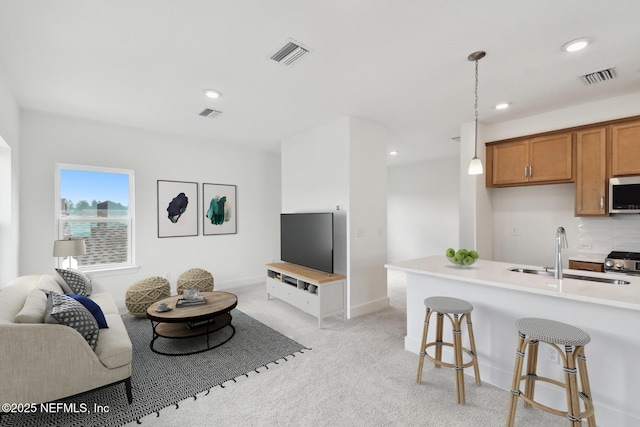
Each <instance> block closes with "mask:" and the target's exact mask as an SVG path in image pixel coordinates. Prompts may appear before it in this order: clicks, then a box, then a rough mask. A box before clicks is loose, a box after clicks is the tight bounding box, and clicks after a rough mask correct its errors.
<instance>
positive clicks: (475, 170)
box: [467, 50, 487, 175]
mask: <svg viewBox="0 0 640 427" xmlns="http://www.w3.org/2000/svg"><path fill="white" fill-rule="evenodd" d="M486 54H487V53H486V52H484V51H481V50H480V51H478V52H473V53H472V54H471V55H469V56H468V57H467V59H468V60H469V61H474V62H475V63H476V92H475V94H476V101H475V104H474V109H475V112H476V120H475V136H474V138H473V145H474V147H475V151H474V153H475V154H474V156H473V159H471V163H469V175H482V172H483V170H482V161H481V160H480V159H479V158H478V61H480V60H481V59H482V58H484V57H485V55H486Z"/></svg>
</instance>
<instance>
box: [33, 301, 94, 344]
mask: <svg viewBox="0 0 640 427" xmlns="http://www.w3.org/2000/svg"><path fill="white" fill-rule="evenodd" d="M48 300H51V302H50V304H49V301H48ZM47 303H48V304H47V305H48V306H50V307H51V312H50V313H46V314H45V322H46V323H59V324H61V325H66V326H69V327H71V328H73V329H75V330H76V331H78V332H79V333H80V335H82V337H83V338H84V339H85V340H86V341H87V344H89V347H91V349H92V350H94V351H95V349H96V345H97V344H98V334H99V332H100V329H99V328H98V322H97V321H96V319H95V317H93V315H92V314H91V313H90V312H89V310H87V309H86V308H85V307H84V306H83V305H82V304H80V303H79V302H78V301H76V300H75V299H73V298H71V297H68V296H67V295H60V294H58V293H55V292H53V291H52V292H50V293H49V298H48V299H47Z"/></svg>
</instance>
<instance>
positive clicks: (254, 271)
mask: <svg viewBox="0 0 640 427" xmlns="http://www.w3.org/2000/svg"><path fill="white" fill-rule="evenodd" d="M21 136H22V148H23V157H22V162H21V187H20V191H21V194H22V201H21V212H22V223H21V227H20V237H21V242H22V247H21V251H20V273H21V274H38V273H50V272H52V271H53V268H54V259H53V257H52V256H51V251H52V245H53V243H52V242H53V240H54V239H55V237H56V234H55V229H54V221H53V218H54V164H55V163H67V164H78V165H89V166H102V167H114V168H123V169H133V170H134V171H135V197H136V218H135V220H136V223H135V238H136V248H135V256H136V263H137V264H138V265H139V266H140V269H139V271H138V272H137V273H131V274H121V275H103V274H95V275H94V276H92V278H93V281H94V287H95V288H97V290H98V291H101V290H105V291H109V292H112V293H113V294H114V296H115V298H116V299H117V300H119V301H122V300H123V299H124V294H125V291H126V289H127V288H128V287H129V286H130V285H131V284H132V283H134V282H135V281H137V280H139V279H142V278H144V277H148V276H154V275H160V276H169V279H170V282H171V284H172V288H173V289H174V292H175V285H176V280H177V278H178V276H179V274H180V273H182V272H183V271H185V270H186V269H188V268H192V267H200V268H204V269H206V270H208V271H210V272H211V273H212V274H213V275H214V278H215V283H216V289H224V288H228V287H230V286H235V285H240V284H245V283H248V282H252V283H255V282H258V281H262V280H263V278H264V264H265V263H268V262H271V261H273V260H274V259H276V258H277V257H278V242H279V234H278V228H279V227H278V224H279V222H278V221H279V219H278V215H279V212H280V159H279V156H278V154H276V153H270V152H263V151H258V150H252V149H247V148H239V147H235V146H232V145H230V144H222V143H216V142H214V141H205V140H201V139H195V138H189V137H185V136H179V135H172V134H167V133H160V132H154V131H147V130H141V129H134V128H128V127H122V126H116V125H110V124H105V123H98V122H93V121H87V120H82V119H77V118H71V117H65V116H59V115H53V114H47V113H41V112H34V111H24V112H23V114H22V124H21ZM159 179H161V180H174V181H192V182H198V183H199V188H198V192H199V194H200V196H199V197H201V191H202V185H201V184H202V183H203V182H206V183H221V184H233V185H237V207H238V211H237V218H238V233H237V234H231V235H220V236H203V235H202V234H201V233H202V224H201V223H200V224H198V227H199V230H200V235H199V236H194V237H176V238H158V237H157V200H156V199H157V195H156V193H157V190H156V189H157V180H159ZM199 205H200V209H202V202H201V201H199Z"/></svg>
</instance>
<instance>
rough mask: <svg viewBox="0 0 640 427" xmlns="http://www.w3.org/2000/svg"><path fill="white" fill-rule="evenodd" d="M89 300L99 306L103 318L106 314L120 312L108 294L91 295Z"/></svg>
mask: <svg viewBox="0 0 640 427" xmlns="http://www.w3.org/2000/svg"><path fill="white" fill-rule="evenodd" d="M90 298H91V299H92V300H93V301H95V302H96V303H97V304H98V305H99V306H100V308H101V309H102V312H103V313H104V314H105V316H106V315H107V314H119V313H120V311H118V306H117V305H116V302H115V301H114V300H113V296H112V295H111V294H110V293H108V292H100V293H97V294H93V295H91V297H90ZM107 320H108V319H107Z"/></svg>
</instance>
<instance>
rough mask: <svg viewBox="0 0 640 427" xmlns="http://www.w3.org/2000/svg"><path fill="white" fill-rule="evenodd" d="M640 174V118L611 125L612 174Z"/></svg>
mask: <svg viewBox="0 0 640 427" xmlns="http://www.w3.org/2000/svg"><path fill="white" fill-rule="evenodd" d="M621 175H640V120H639V121H634V122H631V123H623V124H618V125H613V126H611V176H621Z"/></svg>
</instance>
